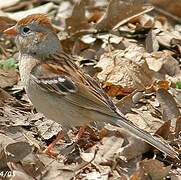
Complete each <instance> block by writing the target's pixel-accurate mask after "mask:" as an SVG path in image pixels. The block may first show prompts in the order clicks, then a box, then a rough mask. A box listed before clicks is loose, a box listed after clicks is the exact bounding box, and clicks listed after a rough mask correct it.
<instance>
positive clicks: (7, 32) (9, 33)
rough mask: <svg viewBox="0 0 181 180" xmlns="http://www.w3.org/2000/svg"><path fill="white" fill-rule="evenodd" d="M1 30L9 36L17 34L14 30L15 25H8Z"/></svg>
mask: <svg viewBox="0 0 181 180" xmlns="http://www.w3.org/2000/svg"><path fill="white" fill-rule="evenodd" d="M3 32H4V34H6V35H9V36H14V37H15V36H16V35H17V31H16V27H15V26H12V27H10V28H8V29H6V30H5V31H3Z"/></svg>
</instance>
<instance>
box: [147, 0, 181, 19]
mask: <svg viewBox="0 0 181 180" xmlns="http://www.w3.org/2000/svg"><path fill="white" fill-rule="evenodd" d="M150 2H151V3H152V4H153V5H154V6H155V7H156V9H157V10H158V11H159V12H161V13H163V14H164V15H166V16H168V17H172V18H174V19H175V20H178V21H179V22H181V20H180V17H181V12H180V9H181V3H180V1H178V0H172V1H170V0H159V1H157V0H151V1H150Z"/></svg>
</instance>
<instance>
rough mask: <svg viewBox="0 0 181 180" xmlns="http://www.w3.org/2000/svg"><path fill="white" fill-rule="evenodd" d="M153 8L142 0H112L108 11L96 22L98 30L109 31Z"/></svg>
mask: <svg viewBox="0 0 181 180" xmlns="http://www.w3.org/2000/svg"><path fill="white" fill-rule="evenodd" d="M151 10H152V8H151V7H150V6H149V7H146V6H145V5H144V4H143V3H142V2H141V1H129V2H128V1H121V0H111V1H110V2H109V5H108V7H107V10H106V13H105V14H104V16H103V17H102V18H101V19H100V21H99V22H98V23H97V24H96V26H95V28H96V29H97V30H98V31H108V30H110V29H112V28H114V29H115V28H117V27H119V26H120V25H121V24H123V23H126V22H127V21H129V20H130V19H131V18H133V17H135V16H138V15H140V14H143V13H145V12H146V11H151Z"/></svg>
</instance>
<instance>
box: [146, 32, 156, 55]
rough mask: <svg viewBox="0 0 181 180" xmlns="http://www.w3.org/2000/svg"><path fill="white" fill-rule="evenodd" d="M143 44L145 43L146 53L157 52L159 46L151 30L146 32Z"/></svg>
mask: <svg viewBox="0 0 181 180" xmlns="http://www.w3.org/2000/svg"><path fill="white" fill-rule="evenodd" d="M145 43H146V50H147V52H149V53H151V52H155V51H158V49H159V44H158V41H157V39H156V34H155V33H154V31H153V30H152V29H151V30H150V31H149V32H148V35H147V37H146V40H145Z"/></svg>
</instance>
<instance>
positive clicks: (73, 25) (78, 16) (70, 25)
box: [66, 0, 90, 33]
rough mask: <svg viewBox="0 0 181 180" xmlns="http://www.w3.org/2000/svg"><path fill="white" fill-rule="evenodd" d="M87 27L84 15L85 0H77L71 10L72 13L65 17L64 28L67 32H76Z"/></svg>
mask: <svg viewBox="0 0 181 180" xmlns="http://www.w3.org/2000/svg"><path fill="white" fill-rule="evenodd" d="M89 27H90V26H89V24H88V20H87V18H86V16H85V0H79V1H78V2H77V3H76V4H75V6H74V8H73V10H72V15H71V16H70V17H69V18H67V19H66V30H67V32H69V33H76V32H78V31H80V30H85V29H88V28H89Z"/></svg>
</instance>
